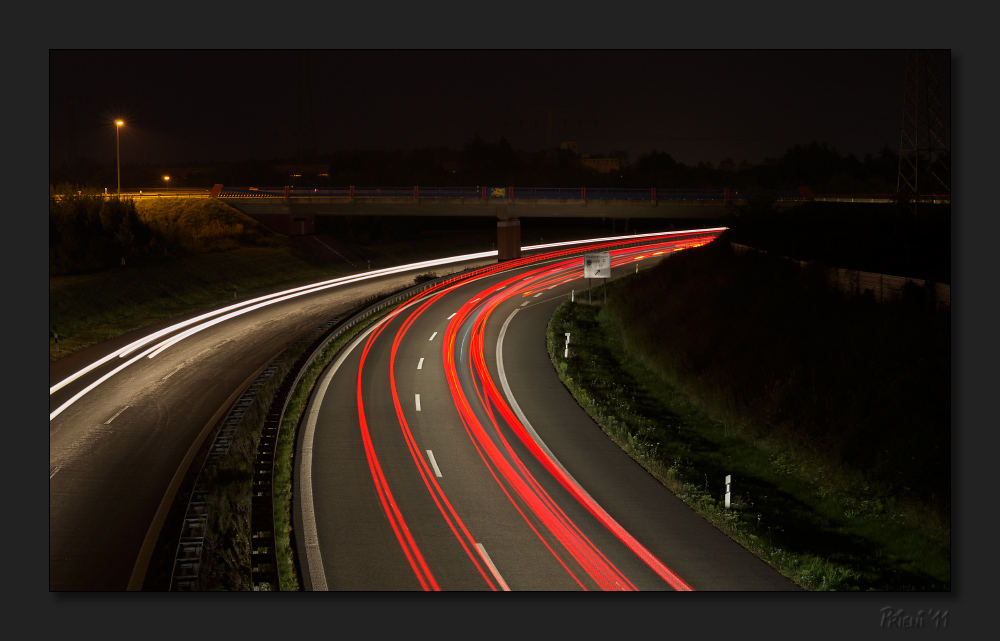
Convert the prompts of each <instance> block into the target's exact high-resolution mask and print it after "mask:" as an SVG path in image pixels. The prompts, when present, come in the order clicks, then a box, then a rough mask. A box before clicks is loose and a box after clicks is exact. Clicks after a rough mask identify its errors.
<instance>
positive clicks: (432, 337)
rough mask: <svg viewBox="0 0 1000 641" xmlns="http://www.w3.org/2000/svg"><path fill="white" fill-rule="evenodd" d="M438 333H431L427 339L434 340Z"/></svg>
mask: <svg viewBox="0 0 1000 641" xmlns="http://www.w3.org/2000/svg"><path fill="white" fill-rule="evenodd" d="M437 335H438V333H437V332H434V333H433V334H431V337H430V338H428V339H427V340H429V341H432V340H434V337H435V336H437Z"/></svg>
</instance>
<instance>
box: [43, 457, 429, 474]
mask: <svg viewBox="0 0 1000 641" xmlns="http://www.w3.org/2000/svg"><path fill="white" fill-rule="evenodd" d="M428 451H429V450H428ZM61 467H62V466H61V465H56V466H55V467H54V468H52V471H51V472H49V480H50V481H51V480H52V477H53V476H55V475H56V472H58V471H59V470H60V468H61Z"/></svg>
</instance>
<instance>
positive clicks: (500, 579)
mask: <svg viewBox="0 0 1000 641" xmlns="http://www.w3.org/2000/svg"><path fill="white" fill-rule="evenodd" d="M476 549H478V550H479V556H481V557H483V561H485V562H486V565H488V566H490V572H492V573H493V578H494V579H496V580H497V582H499V583H500V587H502V588H503V589H504V592H510V588H509V587H507V582H506V581H504V580H503V577H502V576H500V572H499V571H498V570H497V566H495V565H493V559H491V558H490V555H489V554H487V553H486V548H484V547H483V544H482V543H476Z"/></svg>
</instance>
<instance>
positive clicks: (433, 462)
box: [427, 450, 441, 478]
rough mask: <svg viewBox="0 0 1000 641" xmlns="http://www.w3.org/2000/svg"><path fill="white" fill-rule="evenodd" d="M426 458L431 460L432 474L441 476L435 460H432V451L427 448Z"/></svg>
mask: <svg viewBox="0 0 1000 641" xmlns="http://www.w3.org/2000/svg"><path fill="white" fill-rule="evenodd" d="M427 458H429V459H430V460H431V467H433V468H434V476H436V477H438V478H441V470H440V469H438V464H437V461H435V460H434V452H432V451H430V450H427Z"/></svg>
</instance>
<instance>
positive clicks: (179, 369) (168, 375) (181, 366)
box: [160, 365, 184, 381]
mask: <svg viewBox="0 0 1000 641" xmlns="http://www.w3.org/2000/svg"><path fill="white" fill-rule="evenodd" d="M182 369H184V366H183V365H178V366H177V368H176V369H174V371H172V372H170V373H169V374H167V375H166V376H164V377H163V378H161V379H160V381H165V380H167V379H168V378H170V377H171V376H173V375H174V374H176V373H177V372H179V371H181V370H182Z"/></svg>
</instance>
